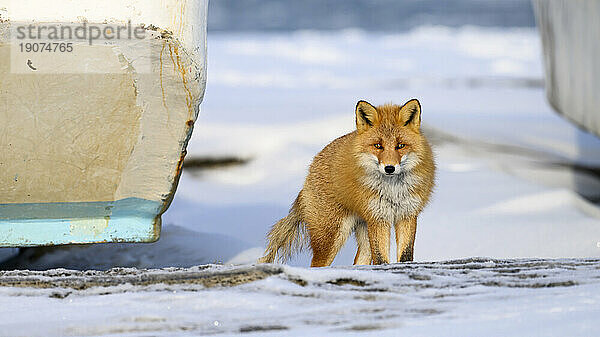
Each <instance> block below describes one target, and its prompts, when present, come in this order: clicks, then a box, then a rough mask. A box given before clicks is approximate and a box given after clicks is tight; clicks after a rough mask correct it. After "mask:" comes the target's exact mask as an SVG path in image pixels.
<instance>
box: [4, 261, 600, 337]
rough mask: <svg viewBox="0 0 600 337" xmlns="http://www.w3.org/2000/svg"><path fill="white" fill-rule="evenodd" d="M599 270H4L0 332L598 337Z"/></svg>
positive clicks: (545, 266) (475, 266)
mask: <svg viewBox="0 0 600 337" xmlns="http://www.w3.org/2000/svg"><path fill="white" fill-rule="evenodd" d="M599 266H600V260H598V259H577V260H575V259H562V260H535V259H527V260H516V261H514V260H513V261H506V260H490V259H467V260H458V261H448V262H433V263H410V264H398V265H388V266H379V267H371V266H363V267H359V268H349V267H344V268H339V267H338V268H327V269H320V270H314V269H313V270H308V269H305V268H295V267H282V266H271V265H262V266H257V267H224V266H214V265H213V266H204V267H195V268H191V269H168V270H150V271H139V270H137V269H116V270H111V271H109V272H106V273H104V272H89V271H88V272H73V271H68V270H53V271H49V272H37V273H34V272H19V271H17V272H0V285H2V286H3V287H0V300H1V301H2V304H3V305H2V306H1V307H0V315H1V317H3V321H4V323H3V324H2V329H0V335H1V336H12V337H14V336H30V337H32V336H100V335H102V336H199V335H215V334H218V335H236V334H240V333H253V334H254V335H261V336H262V335H269V336H281V335H290V336H347V335H351V336H352V335H361V336H362V335H364V336H595V335H597V334H598V331H600V329H599V328H598V326H597V317H598V315H600V269H599ZM15 284H18V285H20V287H19V288H14V287H13V288H11V287H7V286H11V285H15ZM24 284H27V286H28V287H27V288H23V285H24ZM215 285H218V286H216V287H215ZM33 322H35V323H33ZM32 323H33V324H32Z"/></svg>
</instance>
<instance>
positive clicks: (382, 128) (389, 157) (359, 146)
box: [355, 99, 427, 176]
mask: <svg viewBox="0 0 600 337" xmlns="http://www.w3.org/2000/svg"><path fill="white" fill-rule="evenodd" d="M420 126H421V104H420V103H419V101H418V100H416V99H412V100H410V101H408V102H406V104H404V105H402V106H400V105H393V104H386V105H381V106H378V107H374V106H373V105H371V104H370V103H368V102H365V101H359V102H358V104H356V129H357V137H356V143H355V151H356V152H355V153H356V154H357V155H358V158H359V161H360V164H361V166H362V167H364V168H365V169H366V170H367V171H368V172H371V173H375V174H377V173H378V174H382V175H386V176H395V175H399V174H402V173H403V172H404V173H406V172H408V171H411V170H412V169H414V168H415V167H416V166H417V165H418V164H419V162H420V161H421V160H422V158H423V155H424V153H425V151H427V145H426V140H425V137H424V136H423V135H422V134H421V129H420Z"/></svg>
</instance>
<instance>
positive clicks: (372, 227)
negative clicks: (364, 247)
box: [367, 220, 390, 264]
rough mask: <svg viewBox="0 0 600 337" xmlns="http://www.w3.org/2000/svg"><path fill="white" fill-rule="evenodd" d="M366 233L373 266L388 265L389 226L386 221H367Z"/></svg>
mask: <svg viewBox="0 0 600 337" xmlns="http://www.w3.org/2000/svg"><path fill="white" fill-rule="evenodd" d="M367 231H368V236H369V245H370V246H371V259H372V260H373V264H384V263H390V224H389V223H388V222H386V221H377V220H371V221H367Z"/></svg>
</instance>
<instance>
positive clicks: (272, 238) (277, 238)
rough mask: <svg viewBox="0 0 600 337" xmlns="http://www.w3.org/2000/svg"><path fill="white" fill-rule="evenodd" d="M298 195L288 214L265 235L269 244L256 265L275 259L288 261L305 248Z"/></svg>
mask: <svg viewBox="0 0 600 337" xmlns="http://www.w3.org/2000/svg"><path fill="white" fill-rule="evenodd" d="M299 208H300V195H298V198H296V201H294V204H293V205H292V208H291V209H290V214H288V216H286V217H285V218H283V219H281V220H279V221H278V222H277V223H276V224H275V225H273V227H272V228H271V231H270V232H269V234H268V235H267V240H268V241H269V244H268V246H267V249H266V250H265V256H263V257H262V258H260V259H259V260H258V263H273V262H275V259H276V258H277V259H278V261H279V262H285V261H287V260H289V259H290V258H291V257H292V256H293V255H294V254H295V253H297V252H298V251H301V250H302V249H303V248H304V246H305V240H304V238H305V235H304V234H305V233H304V232H305V227H304V223H303V221H302V217H301V216H300V212H299V211H300V210H299Z"/></svg>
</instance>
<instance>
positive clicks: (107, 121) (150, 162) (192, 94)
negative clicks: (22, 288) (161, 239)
mask: <svg viewBox="0 0 600 337" xmlns="http://www.w3.org/2000/svg"><path fill="white" fill-rule="evenodd" d="M207 2H208V1H207V0H160V1H148V0H146V1H132V0H120V1H114V0H108V1H89V0H77V1H72V0H61V1H54V2H52V4H49V3H48V2H47V1H38V0H19V1H16V0H15V1H12V0H11V1H8V0H0V210H1V211H3V212H4V213H6V214H8V213H10V214H13V216H12V217H9V218H7V217H4V218H3V217H2V215H1V214H0V246H1V245H9V244H10V242H11V240H13V241H14V240H21V239H18V238H20V237H19V231H21V232H22V233H23V235H24V238H23V239H22V240H21V241H22V242H25V243H26V244H27V245H35V244H47V243H49V242H51V243H69V242H95V241H120V240H128V241H132V240H133V241H148V240H149V239H156V238H158V237H157V235H158V233H159V230H160V228H159V224H160V214H162V212H164V211H165V210H166V208H167V206H168V203H169V202H170V200H171V198H172V196H173V194H174V192H175V186H176V184H177V181H178V179H179V174H180V172H181V164H182V159H183V157H182V154H183V153H184V151H185V147H186V145H187V140H188V139H189V137H190V135H191V131H192V126H193V123H194V122H195V120H196V118H197V114H198V112H199V104H200V102H201V101H202V98H203V94H204V87H205V83H206V82H205V81H206V59H205V58H206V14H207V13H206V10H207ZM128 21H131V22H132V24H133V25H139V24H142V23H143V24H145V26H146V27H149V26H150V25H152V29H149V30H147V33H148V36H149V37H148V38H147V39H145V40H142V41H140V40H133V41H128V40H123V41H111V44H104V43H103V42H106V41H101V42H100V43H95V44H94V45H91V46H90V45H89V44H88V43H87V42H86V41H69V42H73V43H74V48H75V50H76V53H72V54H70V55H47V54H46V55H42V54H30V55H21V56H18V55H17V58H15V55H14V54H15V48H16V47H17V46H16V43H17V42H18V41H15V40H14V38H13V39H11V38H10V34H8V32H9V30H10V27H11V25H13V26H14V25H16V24H30V23H33V24H41V23H43V22H50V23H58V24H69V23H81V22H86V23H89V24H111V23H127V22H128ZM154 27H156V28H154ZM18 57H21V58H22V59H19V58H18ZM27 58H29V59H31V60H32V61H33V64H35V65H36V67H37V70H35V71H33V70H31V69H29V68H28V66H27V64H26V63H25V62H23V61H24V60H25V59H27ZM15 60H17V61H18V62H16V63H15ZM126 199H127V200H138V201H136V202H137V203H139V204H140V205H145V203H146V201H147V202H148V203H149V204H150V205H153V206H152V207H148V209H144V210H143V212H142V210H141V209H139V208H137V207H128V208H125V209H126V211H125V212H124V213H120V211H119V207H118V206H115V207H116V208H115V210H107V215H106V217H107V218H106V219H105V218H104V216H102V217H97V216H96V215H90V219H89V221H87V220H85V217H86V216H85V214H84V215H83V216H82V215H81V214H77V216H75V215H72V216H70V215H69V214H68V210H70V209H78V210H85V209H88V206H86V205H88V204H86V203H98V202H100V203H104V204H106V205H108V206H107V207H112V206H110V205H113V203H115V202H117V203H116V204H115V205H120V203H118V201H120V200H126ZM58 203H61V204H60V205H58ZM70 203H72V204H73V205H74V206H73V207H70V206H68V205H69V204H70ZM23 205H24V206H27V205H38V206H36V207H30V208H27V209H28V210H29V211H28V212H20V213H19V212H16V211H14V209H20V208H18V207H20V206H23ZM40 205H41V206H40ZM48 205H49V206H48ZM53 205H56V207H54V206H53ZM65 205H66V206H65ZM15 207H16V208H15ZM53 207H54V208H53ZM13 208H14V209H13ZM92 209H93V207H92ZM65 210H67V211H65ZM136 210H139V214H136ZM65 212H66V213H65ZM38 213H39V214H38ZM53 214H60V216H59V217H61V219H63V220H64V221H63V222H60V223H61V224H60V225H59V223H58V222H56V220H57V219H56V218H52V219H50V218H48V217H51V216H53ZM46 223H48V224H50V223H51V224H52V225H48V226H46V227H44V226H45V224H46ZM62 223H64V226H63V225H62ZM99 223H103V224H106V225H105V226H98V224H99ZM121 225H123V226H125V227H127V228H128V229H127V233H124V232H123V233H121V234H122V235H121V234H120V233H119V227H120V226H121ZM26 226H29V227H26ZM65 226H66V227H65ZM136 226H137V227H138V228H141V229H140V230H137V229H135V228H136ZM125 227H123V228H125ZM33 228H35V230H33ZM44 228H55V232H56V233H55V234H56V235H55V236H56V237H55V238H54V239H52V238H53V235H52V233H40V235H39V236H38V237H37V238H38V239H39V240H37V239H36V238H32V236H35V235H36V234H35V233H37V232H39V231H43V230H44ZM90 228H91V229H92V230H89V229H90ZM100 229H102V230H106V231H108V230H110V233H108V232H102V230H100ZM8 230H10V231H11V234H10V238H11V239H10V240H4V239H3V238H2V235H4V233H6V232H7V231H8ZM69 233H70V234H69ZM85 233H88V234H89V235H87V236H86V235H84V234H85ZM132 233H133V234H132ZM140 233H142V234H140ZM136 236H137V237H136Z"/></svg>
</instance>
